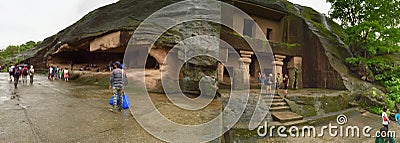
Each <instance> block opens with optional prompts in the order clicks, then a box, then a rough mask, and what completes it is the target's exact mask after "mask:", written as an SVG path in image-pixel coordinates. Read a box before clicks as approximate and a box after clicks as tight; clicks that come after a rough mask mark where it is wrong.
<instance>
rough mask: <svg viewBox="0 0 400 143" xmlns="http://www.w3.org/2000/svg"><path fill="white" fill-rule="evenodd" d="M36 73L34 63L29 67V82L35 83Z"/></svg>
mask: <svg viewBox="0 0 400 143" xmlns="http://www.w3.org/2000/svg"><path fill="white" fill-rule="evenodd" d="M34 74H35V69H33V65H31V68H30V69H29V83H30V84H33V75H34Z"/></svg>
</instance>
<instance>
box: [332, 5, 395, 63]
mask: <svg viewBox="0 0 400 143" xmlns="http://www.w3.org/2000/svg"><path fill="white" fill-rule="evenodd" d="M327 2H329V3H331V4H332V7H331V11H330V12H329V15H330V17H331V18H333V19H337V20H339V21H340V22H341V25H342V27H343V28H344V29H345V32H346V33H347V35H348V37H347V38H346V39H344V40H345V42H346V43H347V44H348V45H349V46H350V47H351V50H352V52H353V54H354V55H355V56H356V57H358V58H363V59H367V58H369V57H370V56H374V55H381V54H388V53H392V52H398V51H400V10H399V9H400V1H399V0H327ZM360 60H361V59H360Z"/></svg>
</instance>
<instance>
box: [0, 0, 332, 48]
mask: <svg viewBox="0 0 400 143" xmlns="http://www.w3.org/2000/svg"><path fill="white" fill-rule="evenodd" d="M117 1H118V0H0V3H1V5H0V49H2V48H5V47H7V46H8V45H20V44H23V43H25V42H27V41H42V40H44V39H45V38H47V37H49V36H52V35H54V34H56V33H57V32H59V31H61V30H63V29H64V28H66V27H68V26H70V25H72V24H73V23H75V22H76V21H78V20H79V19H80V18H82V17H83V16H84V15H86V14H87V13H88V12H90V11H92V10H94V9H96V8H99V7H101V6H104V5H108V4H111V3H114V2H117ZM289 1H290V2H293V3H297V4H300V5H303V6H309V7H312V8H314V9H315V10H317V11H319V12H321V13H325V14H327V13H328V11H329V8H330V5H329V4H327V3H326V2H325V0H289Z"/></svg>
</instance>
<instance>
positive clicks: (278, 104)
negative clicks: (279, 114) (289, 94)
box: [271, 102, 287, 107]
mask: <svg viewBox="0 0 400 143" xmlns="http://www.w3.org/2000/svg"><path fill="white" fill-rule="evenodd" d="M276 106H287V103H286V102H272V103H271V107H276Z"/></svg>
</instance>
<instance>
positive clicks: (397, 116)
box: [394, 111, 400, 125]
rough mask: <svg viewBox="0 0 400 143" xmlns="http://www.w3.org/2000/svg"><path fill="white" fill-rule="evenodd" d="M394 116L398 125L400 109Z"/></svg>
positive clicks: (399, 123) (399, 122)
mask: <svg viewBox="0 0 400 143" xmlns="http://www.w3.org/2000/svg"><path fill="white" fill-rule="evenodd" d="M394 118H395V119H396V121H397V124H398V125H400V111H399V113H397V114H396V116H394Z"/></svg>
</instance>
